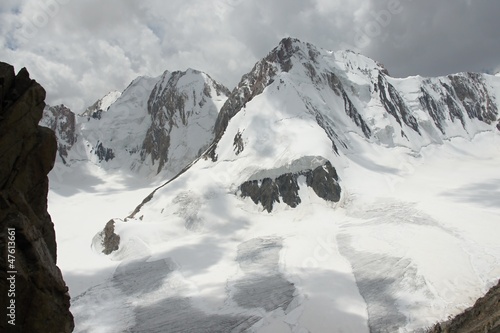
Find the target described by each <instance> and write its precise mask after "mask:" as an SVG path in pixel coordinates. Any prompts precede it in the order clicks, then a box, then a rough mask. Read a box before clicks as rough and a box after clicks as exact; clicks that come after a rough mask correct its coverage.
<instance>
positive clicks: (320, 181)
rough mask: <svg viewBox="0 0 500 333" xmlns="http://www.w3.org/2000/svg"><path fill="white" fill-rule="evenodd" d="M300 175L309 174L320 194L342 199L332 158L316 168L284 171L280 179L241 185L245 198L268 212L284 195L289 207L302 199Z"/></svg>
mask: <svg viewBox="0 0 500 333" xmlns="http://www.w3.org/2000/svg"><path fill="white" fill-rule="evenodd" d="M300 176H305V177H306V184H307V186H309V187H311V188H312V189H313V190H314V192H315V193H316V195H317V196H318V197H320V198H322V199H324V200H327V201H332V202H338V201H339V200H340V195H341V188H340V185H339V183H338V180H339V177H338V175H337V172H336V170H335V168H334V167H333V166H332V164H331V163H330V162H329V161H326V162H325V163H324V164H322V165H320V166H318V167H316V168H314V169H308V170H302V171H298V172H293V173H292V172H289V173H284V174H282V175H280V176H278V177H276V178H270V177H266V178H263V179H259V180H249V181H246V182H244V183H243V184H241V186H240V191H241V193H240V195H241V196H242V197H244V198H245V197H250V198H251V199H252V200H253V202H254V203H255V204H259V203H261V204H262V206H263V207H264V209H265V210H267V212H268V213H270V212H271V211H272V210H273V205H274V203H275V202H278V203H279V202H281V201H280V198H281V200H283V202H284V203H286V204H287V205H288V206H290V207H292V208H295V207H297V206H298V205H299V204H300V203H301V202H302V200H301V199H300V196H299V184H298V178H299V177H300Z"/></svg>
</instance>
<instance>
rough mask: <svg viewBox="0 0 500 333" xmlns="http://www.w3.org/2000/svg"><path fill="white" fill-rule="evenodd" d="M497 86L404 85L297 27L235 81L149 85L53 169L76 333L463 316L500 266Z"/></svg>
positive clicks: (458, 79)
mask: <svg viewBox="0 0 500 333" xmlns="http://www.w3.org/2000/svg"><path fill="white" fill-rule="evenodd" d="M137 87H139V88H137ZM207 87H208V88H207ZM134 89H139V90H138V92H140V93H132V92H131V91H133V90H134ZM208 90H210V92H209V93H207V91H208ZM499 96H500V78H499V77H498V76H491V75H487V74H475V73H459V74H453V75H449V76H446V77H439V78H423V77H418V76H417V77H408V78H393V77H391V76H390V75H389V73H388V71H387V69H385V68H384V67H383V66H382V65H381V64H379V63H377V62H376V61H373V60H371V59H369V58H366V57H364V56H362V55H360V54H357V53H354V52H352V51H336V52H333V51H328V50H323V49H319V48H317V47H315V46H314V45H311V44H309V43H304V42H301V41H299V40H296V39H293V38H286V39H284V40H282V41H281V42H280V44H279V45H278V46H277V47H276V48H275V49H273V50H272V51H271V52H270V53H269V54H268V55H267V56H266V57H265V58H263V59H262V60H261V61H259V62H258V63H257V64H256V65H255V66H254V68H253V69H252V70H251V71H250V72H249V73H247V74H245V75H244V76H243V77H242V80H241V82H240V83H239V84H238V86H237V87H236V88H234V89H233V91H231V92H229V91H228V90H226V89H224V88H223V87H222V86H220V85H218V84H217V83H215V81H213V80H211V79H210V78H209V76H208V75H206V74H203V73H202V72H199V71H195V70H188V71H185V72H173V73H171V72H165V73H164V74H163V75H162V76H161V77H159V78H138V79H137V80H136V81H134V82H133V83H132V84H131V85H130V86H129V88H127V89H126V90H125V91H124V92H122V93H121V94H120V96H119V97H117V99H116V100H115V101H114V102H113V103H111V104H110V105H109V107H108V108H107V110H103V112H102V113H101V114H100V116H101V118H100V119H94V118H92V116H91V115H85V117H84V119H80V120H78V122H80V123H79V124H80V125H78V126H79V127H78V126H77V127H78V128H79V129H78V130H77V132H78V131H79V132H78V133H77V135H78V137H77V140H76V143H75V144H74V145H73V147H69V148H68V150H69V152H68V155H67V157H66V159H65V161H66V162H65V163H63V161H62V160H60V161H58V163H57V164H56V167H55V169H54V170H53V171H52V173H51V175H50V177H51V191H50V194H49V211H50V213H51V215H52V217H53V220H54V223H55V227H56V232H57V235H58V244H59V248H58V260H59V263H58V264H59V266H60V267H61V269H62V271H63V275H64V277H65V279H66V281H67V283H68V285H69V288H70V294H71V296H72V307H71V310H72V312H73V314H74V316H75V323H76V329H75V331H76V332H124V331H128V332H206V331H210V332H299V333H305V332H413V331H419V330H421V331H423V330H424V329H425V328H426V327H430V326H431V325H432V324H434V323H435V322H437V321H440V320H443V319H446V318H447V317H448V316H450V315H454V314H457V313H459V312H460V311H462V310H463V309H465V308H466V307H468V306H470V305H472V303H473V302H474V300H475V299H477V298H478V297H479V296H481V295H482V294H484V293H485V292H486V291H487V289H488V288H489V287H491V286H493V285H494V284H496V282H497V281H498V278H499V276H500V245H499V243H498V237H497V235H498V230H499V226H498V220H499V215H500V201H499V200H498V198H499V197H500V196H499V194H500V180H499V177H498V166H499V165H500V154H499V153H500V139H499V138H500V131H499V130H498V129H497V124H498V123H499V115H498V107H499V103H498V98H500V97H499ZM178 100H181V101H182V103H176V101H178ZM185 119H187V121H185ZM207 119H210V120H207ZM165 128H166V130H165ZM165 133H169V134H171V136H169V138H170V140H171V141H172V142H174V141H175V142H177V143H176V145H175V146H174V147H171V146H167V147H168V149H165V146H158V145H157V144H158V142H159V141H161V140H165V138H166V137H165ZM195 133H198V134H199V133H203V136H198V134H195ZM200 135H201V134H200ZM148 137H149V138H150V139H148ZM148 140H149V141H148ZM66 141H67V140H66ZM144 142H150V143H151V144H150V145H149V146H148V145H145V144H144ZM98 143H102V146H103V147H105V148H107V149H112V151H113V154H114V155H115V156H114V157H113V158H112V159H109V160H108V161H106V160H105V159H100V158H99V156H98V155H96V154H95V153H94V150H95V149H96V147H97V146H98ZM155 145H156V146H155ZM146 146H148V147H146ZM170 147H171V148H170ZM165 150H167V151H168V152H167V153H165ZM171 151H173V152H174V153H172V155H169V154H170V152H171ZM185 152H189V154H187V155H183V154H185ZM141 153H142V156H141ZM143 157H146V158H143ZM162 160H163V164H162V162H161V161H162ZM131 161H132V162H131ZM326 162H328V163H329V165H330V166H331V169H330V170H331V171H330V172H327V171H328V167H326V166H325V165H326ZM314 170H318V171H321V170H323V173H320V176H321V177H323V178H321V179H323V180H322V181H318V183H319V184H329V185H328V186H326V187H325V189H324V191H326V192H329V191H330V192H331V191H333V190H334V189H337V188H338V189H339V197H338V198H336V199H335V200H326V199H325V198H324V197H322V196H321V195H319V194H318V190H317V189H315V188H314V187H313V186H310V185H311V180H310V179H311V177H310V176H308V175H310V174H312V173H313V171H314ZM333 172H334V173H335V177H334V176H333ZM328 175H331V178H328V177H329V176H328ZM280 177H284V178H281V179H286V180H287V181H286V182H284V183H282V184H281V185H280V186H278V185H273V184H275V182H276V180H277V179H279V178H280ZM247 182H253V184H256V185H255V186H257V187H258V191H257V192H255V193H256V194H255V196H256V198H258V200H254V198H253V197H249V196H245V195H242V189H244V186H243V184H245V183H247ZM265 184H268V185H266V186H267V187H265V188H264V186H265ZM269 184H271V185H269ZM243 192H244V191H243ZM290 193H293V196H294V198H299V199H300V204H296V205H290V204H288V203H289V202H290V200H288V199H285V198H288V197H289V195H290ZM263 202H267V203H269V202H271V206H269V205H267V206H265V205H264V204H263ZM287 202H288V203H287ZM68 207H71V208H68ZM269 208H270V209H269ZM109 220H113V221H114V228H115V230H114V232H115V233H116V235H118V236H119V237H120V244H119V247H118V249H117V250H116V251H113V252H112V253H111V254H109V255H105V254H103V253H102V249H103V242H105V241H106V240H105V239H104V237H103V236H102V234H101V230H102V229H103V228H104V225H105V224H106V222H107V221H109ZM76 253H78V259H75V254H76Z"/></svg>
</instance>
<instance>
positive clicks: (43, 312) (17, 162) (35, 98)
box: [0, 63, 74, 333]
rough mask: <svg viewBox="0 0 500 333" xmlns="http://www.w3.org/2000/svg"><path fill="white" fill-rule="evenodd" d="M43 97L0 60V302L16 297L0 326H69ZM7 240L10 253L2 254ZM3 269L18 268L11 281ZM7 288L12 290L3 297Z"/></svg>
mask: <svg viewBox="0 0 500 333" xmlns="http://www.w3.org/2000/svg"><path fill="white" fill-rule="evenodd" d="M44 99H45V90H44V89H43V88H42V86H40V85H39V84H38V83H37V82H36V81H34V80H31V79H30V77H29V73H28V71H27V70H26V69H25V68H23V69H21V70H20V71H19V73H18V74H17V75H15V72H14V67H12V66H11V65H9V64H6V63H0V225H1V226H2V229H1V236H0V248H1V253H2V260H0V285H1V290H2V291H1V292H2V308H3V309H6V307H7V304H6V302H9V304H11V303H12V300H14V302H15V303H14V304H15V310H14V311H10V312H11V313H13V314H14V316H11V317H12V318H14V319H15V321H14V322H11V324H9V323H8V322H7V321H6V320H5V318H2V320H1V321H0V331H2V332H55V333H60V332H71V331H72V330H73V328H74V323H73V316H72V315H71V313H70V311H69V306H70V298H69V294H68V288H67V287H66V284H65V282H64V280H63V277H62V274H61V271H60V270H59V268H58V267H57V266H56V240H55V231H54V225H53V223H52V221H51V218H50V215H49V214H48V212H47V193H48V178H47V174H48V173H49V171H50V170H51V169H52V167H53V165H54V160H55V156H56V152H57V142H56V137H55V135H54V132H53V131H52V130H50V129H48V128H45V127H40V126H38V122H39V121H40V119H41V118H42V112H43V109H44V107H45V102H44ZM8 232H10V233H9V236H10V237H11V238H12V239H8V237H7V233H8ZM14 239H15V240H14ZM11 241H12V242H13V243H14V244H15V254H14V257H10V258H5V259H4V256H6V255H7V248H8V247H9V246H11V245H12V243H10V244H9V243H8V242H11ZM13 253H14V252H13ZM7 259H10V260H7ZM12 259H14V260H12ZM8 271H16V272H17V273H15V274H14V275H15V278H13V279H11V280H10V281H8V280H7V277H11V275H13V274H10V273H9V274H8V273H7V272H8ZM13 281H14V283H12V282H13ZM9 290H13V294H11V295H9V299H7V297H5V296H6V295H7V291H9ZM10 296H12V297H10ZM4 311H5V310H4ZM11 317H9V318H11ZM12 324H15V326H14V325H12Z"/></svg>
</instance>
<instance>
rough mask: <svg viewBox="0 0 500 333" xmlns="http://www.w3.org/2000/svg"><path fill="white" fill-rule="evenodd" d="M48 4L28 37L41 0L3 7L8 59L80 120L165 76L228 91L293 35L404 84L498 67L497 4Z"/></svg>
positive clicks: (451, 0)
mask: <svg viewBox="0 0 500 333" xmlns="http://www.w3.org/2000/svg"><path fill="white" fill-rule="evenodd" d="M46 1H60V3H61V5H60V8H59V11H58V12H57V14H55V15H50V17H49V20H48V21H47V22H46V24H42V25H41V26H40V27H39V28H37V29H36V31H35V33H34V37H32V38H30V39H29V40H27V41H24V40H23V39H22V38H21V37H23V35H22V33H23V30H22V29H23V27H25V25H26V24H29V22H30V19H32V18H33V15H37V11H39V10H40V8H41V7H42V6H43V3H44V2H38V1H37V0H23V1H12V0H6V1H5V2H3V3H2V5H0V22H1V23H0V32H1V34H2V35H1V36H2V37H1V38H0V42H2V43H3V46H2V48H1V49H0V59H1V60H3V61H8V62H10V63H13V64H14V65H15V66H16V68H18V69H20V68H21V67H23V66H26V67H28V69H29V70H30V72H31V73H32V76H33V77H34V78H36V79H37V80H39V81H40V82H41V83H42V84H43V85H44V86H45V87H46V88H47V90H48V102H49V103H65V104H68V105H69V106H70V107H71V108H73V109H75V111H77V112H81V111H82V110H83V108H84V107H85V106H87V105H90V104H92V103H93V102H94V101H95V100H96V99H97V98H99V97H101V96H102V95H104V94H105V93H107V92H108V91H109V90H112V89H118V90H121V89H124V88H125V87H126V86H127V85H128V83H129V82H130V81H131V80H132V79H134V78H135V77H136V76H139V75H150V76H156V75H159V74H161V73H162V72H163V71H164V70H166V69H168V70H177V69H181V70H182V69H186V68H188V67H191V68H197V69H200V70H203V71H205V72H207V73H208V74H210V75H211V76H212V77H213V78H214V79H216V80H218V81H220V82H221V83H223V84H226V85H228V86H229V87H230V88H231V87H232V86H234V85H235V84H236V83H237V82H238V80H239V79H240V77H241V76H242V75H243V74H244V73H245V72H247V71H249V70H250V69H251V67H252V66H253V64H254V63H255V62H256V61H257V60H258V59H260V58H262V57H264V56H265V55H266V54H267V53H268V52H269V51H270V50H271V49H272V48H273V47H274V46H276V45H277V43H278V42H279V40H280V39H281V38H283V37H285V36H293V37H297V38H300V39H302V40H304V41H309V42H311V43H314V44H316V45H318V46H320V47H323V48H327V49H332V50H337V49H340V48H344V47H350V46H352V47H353V48H355V49H357V50H358V51H359V52H361V53H363V54H365V55H367V56H370V57H372V58H373V59H375V60H377V61H380V62H382V63H384V64H385V66H386V67H387V68H388V69H389V71H390V72H391V73H392V74H393V75H396V76H407V75H413V74H421V75H425V76H433V75H444V74H448V73H453V72H460V71H493V70H494V69H495V68H497V69H500V58H499V56H498V55H499V51H500V37H499V36H500V35H499V34H498V31H500V21H499V20H498V18H497V16H498V13H500V2H498V1H489V0H475V1H467V0H441V1H431V0H420V1H416V0H413V1H412V0H352V1H349V2H345V1H340V0H338V1H334V0H305V1H299V0H274V1H264V0H255V1H247V0H211V1H201V0H191V1H182V0H172V1H168V2H167V1H160V0H150V1H147V2H139V1H134V0H108V1H97V0H89V1H76V0H71V1H70V0H46ZM398 1H399V5H400V8H399V9H400V11H398V13H397V14H391V15H390V22H389V23H388V24H385V23H384V22H383V23H384V24H379V23H378V21H377V18H378V16H377V15H378V14H379V13H381V12H383V11H387V10H388V8H389V7H390V6H391V5H394V3H395V2H398ZM379 19H380V18H379ZM377 24H379V27H378V28H379V31H378V32H377V31H375V32H377V33H376V34H374V33H373V31H371V33H370V38H369V42H368V43H360V41H364V42H366V40H363V31H365V30H366V28H367V27H368V28H370V27H371V28H372V29H373V28H375V29H376V28H377V27H376V25H377ZM23 25H24V26H23ZM360 37H361V39H360ZM365 37H366V36H365ZM365 39H366V38H365Z"/></svg>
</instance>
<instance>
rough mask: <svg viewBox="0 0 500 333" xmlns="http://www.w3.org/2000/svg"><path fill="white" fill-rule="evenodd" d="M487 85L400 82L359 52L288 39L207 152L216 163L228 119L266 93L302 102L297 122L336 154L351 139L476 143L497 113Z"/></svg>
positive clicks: (235, 104) (262, 66)
mask: <svg viewBox="0 0 500 333" xmlns="http://www.w3.org/2000/svg"><path fill="white" fill-rule="evenodd" d="M489 80H490V79H488V78H486V77H485V76H483V75H482V74H474V73H463V74H456V75H449V76H447V77H442V78H428V79H426V78H421V77H410V78H406V79H395V78H392V77H390V76H389V75H388V71H387V70H386V69H385V68H384V66H383V65H381V64H380V63H378V62H376V61H374V60H372V59H370V58H368V57H365V56H363V55H360V54H357V53H355V52H352V51H337V52H332V51H328V50H324V49H321V48H317V47H315V46H314V45H312V44H309V43H304V42H301V41H299V40H297V39H293V38H285V39H283V40H282V41H281V42H280V44H279V45H278V46H277V47H276V48H274V49H273V50H272V51H271V52H270V53H269V54H268V55H267V56H266V57H265V58H263V59H262V60H261V61H259V62H257V63H256V64H255V66H254V67H253V69H252V70H251V71H250V72H249V73H247V74H245V75H244V76H243V77H242V79H241V81H240V83H239V84H238V86H237V87H236V88H235V89H234V90H233V91H232V93H231V95H230V97H229V99H228V101H227V102H226V104H225V105H224V106H223V107H222V109H221V113H220V114H219V117H218V119H217V122H216V127H215V133H216V142H215V144H214V145H213V146H212V147H211V149H210V150H209V151H208V154H209V156H210V157H211V158H212V159H215V158H216V155H217V152H216V146H217V141H218V140H219V139H220V138H221V137H222V135H223V133H224V131H225V129H226V127H227V126H228V124H229V121H230V119H232V118H233V117H234V116H235V115H236V114H237V113H239V112H240V111H241V110H243V109H245V108H246V107H247V104H248V103H249V102H251V101H252V100H253V99H254V98H256V97H257V96H259V95H261V94H263V95H265V96H267V97H266V98H271V96H274V97H272V98H273V99H278V100H280V101H282V102H283V101H284V100H285V99H295V98H297V100H296V104H295V105H294V106H293V108H294V109H297V110H302V111H299V113H297V114H296V115H295V116H296V117H302V116H306V115H307V114H309V115H313V117H314V118H315V119H316V121H317V123H318V124H319V126H320V127H321V128H322V129H323V130H324V132H325V133H326V134H327V135H328V137H329V138H330V140H331V144H332V146H333V147H334V150H335V151H337V152H338V149H343V150H345V149H352V148H353V147H352V146H351V144H350V141H352V140H351V138H349V136H350V135H348V134H347V133H357V134H358V135H361V136H362V137H365V138H366V139H368V140H370V141H373V142H375V143H378V144H382V145H388V146H405V147H409V148H412V149H418V148H420V147H422V146H424V145H426V144H429V143H432V142H441V141H442V140H443V139H445V138H449V137H453V136H463V137H471V135H474V134H475V133H477V132H478V131H481V130H485V129H487V128H489V127H488V125H491V123H492V122H493V121H494V120H495V119H496V117H497V115H498V108H497V106H496V103H495V101H494V100H495V94H496V88H495V87H496V85H495V83H494V84H493V85H492V84H490V82H489ZM278 96H279V97H278ZM274 110H277V109H276V108H274ZM287 110H290V108H288V109H287ZM247 111H249V110H247ZM422 111H423V112H422ZM247 133H248V131H247Z"/></svg>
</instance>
